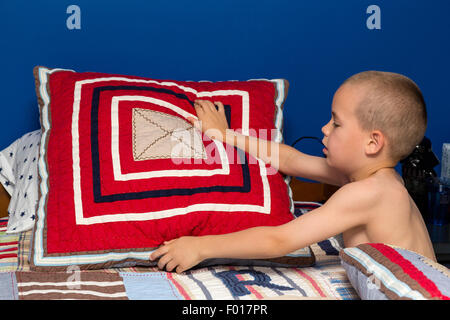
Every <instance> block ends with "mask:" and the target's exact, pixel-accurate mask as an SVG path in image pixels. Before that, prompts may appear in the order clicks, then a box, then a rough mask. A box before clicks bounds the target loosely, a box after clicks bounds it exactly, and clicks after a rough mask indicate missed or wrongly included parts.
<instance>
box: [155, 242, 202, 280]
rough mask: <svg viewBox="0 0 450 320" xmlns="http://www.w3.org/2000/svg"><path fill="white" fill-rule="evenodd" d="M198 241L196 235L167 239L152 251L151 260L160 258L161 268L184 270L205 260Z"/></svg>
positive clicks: (159, 265) (159, 266)
mask: <svg viewBox="0 0 450 320" xmlns="http://www.w3.org/2000/svg"><path fill="white" fill-rule="evenodd" d="M198 242H199V241H198V238H196V237H181V238H178V239H174V240H171V241H165V242H164V244H163V245H162V246H161V247H159V248H158V249H156V250H155V251H153V252H152V254H151V255H150V260H151V261H154V260H156V259H158V258H159V261H158V268H159V269H161V270H164V268H165V269H166V271H169V272H171V271H172V270H174V269H175V270H176V272H177V273H180V272H183V271H185V270H187V269H190V268H192V267H193V266H195V265H197V264H198V263H200V262H201V261H202V260H203V259H202V258H201V256H200V250H199V243H198Z"/></svg>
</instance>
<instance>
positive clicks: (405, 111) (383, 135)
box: [322, 71, 427, 164]
mask: <svg viewBox="0 0 450 320" xmlns="http://www.w3.org/2000/svg"><path fill="white" fill-rule="evenodd" d="M332 109H333V110H332V112H333V117H332V119H331V121H330V123H328V124H327V125H326V126H325V127H324V128H323V129H322V131H323V133H324V134H325V138H324V140H325V142H327V143H328V144H330V143H331V144H333V138H334V140H335V141H337V142H338V141H339V139H341V142H342V141H343V140H342V139H344V138H349V140H348V142H349V144H347V146H349V147H350V142H351V143H352V144H353V146H352V147H351V148H349V149H348V150H347V151H348V152H349V153H353V157H358V156H360V155H362V153H364V155H365V158H366V159H367V158H368V157H369V158H375V157H376V156H377V155H381V154H382V155H383V157H385V158H386V159H385V160H390V161H391V162H393V163H395V164H396V163H397V162H398V161H400V160H402V159H403V158H405V157H407V156H408V155H409V154H410V153H411V152H412V151H413V149H414V147H415V146H416V145H417V144H419V143H420V141H421V140H422V139H423V136H424V134H425V130H426V126H427V112H426V106H425V101H424V99H423V96H422V93H421V91H420V89H419V88H418V86H417V85H416V84H415V83H414V82H413V81H412V80H411V79H409V78H408V77H405V76H403V75H401V74H397V73H392V72H381V71H365V72H361V73H357V74H355V75H353V76H352V77H350V78H348V79H347V80H345V81H344V83H343V84H342V85H341V86H340V88H339V89H338V90H337V91H336V94H335V96H334V98H333V106H332ZM339 113H341V118H346V119H345V120H344V119H339ZM336 117H337V118H338V119H336ZM339 120H341V122H342V124H340V123H339ZM350 120H353V127H352V126H351V123H349V121H350ZM346 121H347V123H345V122H346ZM335 123H337V125H338V127H336V126H335V125H334V124H335ZM356 124H357V125H356ZM340 125H342V126H341V127H339V126H340ZM345 126H347V127H345ZM357 126H358V127H359V128H357ZM338 129H341V132H339V130H338ZM344 129H346V130H347V131H346V132H344ZM358 129H359V130H358ZM332 130H335V131H336V132H333V134H335V137H331V136H329V135H330V134H331V133H332V132H331V131H332ZM351 130H353V131H352V132H350V131H351ZM344 134H346V135H348V136H344ZM350 138H351V139H350ZM358 139H360V141H362V142H364V143H363V144H362V145H363V146H361V144H360V143H358V141H359V140H358ZM352 140H353V141H352ZM337 142H336V144H337ZM370 143H371V144H370ZM327 147H328V148H329V149H330V148H331V147H333V145H330V146H328V145H327ZM340 147H343V146H342V145H341V146H340ZM331 151H332V150H330V153H331ZM342 151H343V152H345V150H343V149H342ZM333 152H336V151H335V150H333ZM358 152H359V153H358ZM335 155H336V154H335ZM330 156H332V155H331V154H330ZM354 159H356V158H354Z"/></svg>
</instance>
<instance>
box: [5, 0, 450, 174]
mask: <svg viewBox="0 0 450 320" xmlns="http://www.w3.org/2000/svg"><path fill="white" fill-rule="evenodd" d="M71 4H75V5H78V6H79V7H80V9H81V29H80V30H69V29H68V28H67V26H66V20H67V18H68V17H69V16H70V14H67V13H66V9H67V7H68V6H69V5H71ZM372 4H376V5H378V6H379V7H380V9H381V30H369V29H368V28H367V27H366V20H367V18H368V17H369V16H370V14H367V13H366V9H367V7H368V6H369V5H372ZM449 13H450V1H448V0H433V1H425V0H420V1H419V0H418V1H413V0H371V1H365V0H339V1H338V0H321V1H313V0H308V1H302V0H290V1H288V0H270V1H268V0H248V1H245V0H214V1H211V0H196V1H167V0H151V1H146V0H127V1H105V0H102V1H98V0H97V1H92V0H90V1H87V0H72V1H61V0H58V1H55V0H39V1H24V0H14V1H8V2H6V1H3V0H1V1H0V14H1V16H0V34H1V41H2V46H1V57H2V62H3V64H2V77H1V78H0V88H1V105H0V107H1V108H3V112H2V115H4V116H3V117H2V118H1V119H0V122H1V123H0V148H1V149H3V148H4V147H6V146H7V145H8V144H9V143H11V142H12V141H14V140H15V139H16V138H18V137H19V136H20V135H22V134H24V133H26V132H28V131H31V130H35V129H37V128H39V120H38V117H39V113H38V109H37V103H36V97H35V91H34V80H33V77H32V68H33V67H34V66H35V65H44V66H48V67H63V68H71V69H75V70H78V71H99V72H107V73H122V74H131V75H140V76H147V77H152V78H164V79H176V80H205V79H207V80H212V81H216V80H246V79H249V78H278V77H282V78H286V79H288V80H289V82H290V91H289V95H288V99H287V102H286V104H285V122H284V126H285V140H286V143H292V142H293V141H294V140H295V139H296V138H297V137H300V136H304V135H313V136H318V137H321V136H322V134H321V131H320V129H321V127H322V125H324V124H325V123H326V122H327V121H328V119H329V117H330V106H331V100H332V97H333V94H334V92H335V90H336V89H337V88H338V86H339V85H340V83H341V82H342V81H343V80H344V79H346V78H348V77H349V76H351V75H352V74H354V73H357V72H360V71H363V70H369V69H375V70H385V71H393V72H399V73H403V74H405V75H407V76H409V77H411V78H412V79H413V80H415V81H416V83H417V84H418V85H419V86H420V87H421V89H422V91H423V94H424V96H425V99H426V101H427V104H428V114H429V126H428V130H427V133H426V135H427V136H428V137H429V138H430V139H431V140H432V143H433V150H434V151H435V153H436V154H437V155H438V157H439V158H441V149H442V143H444V142H450V129H449V126H448V124H449V120H450V105H449V102H448V97H447V94H449V92H450V80H449V79H450V78H449V75H450V62H449V57H450V41H449V39H450V19H448V15H449ZM5 110H8V111H7V112H5ZM5 115H7V116H5ZM298 147H299V148H300V149H301V150H302V151H305V152H309V153H313V154H317V155H320V154H321V147H320V146H319V145H318V144H317V143H316V142H313V141H309V142H308V141H302V142H301V143H299V144H298ZM437 170H438V173H440V167H437Z"/></svg>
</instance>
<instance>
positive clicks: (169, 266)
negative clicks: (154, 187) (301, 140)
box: [150, 71, 436, 273]
mask: <svg viewBox="0 0 450 320" xmlns="http://www.w3.org/2000/svg"><path fill="white" fill-rule="evenodd" d="M215 105H217V107H218V110H217V109H216V107H215ZM195 110H196V113H197V116H198V120H196V119H193V118H189V119H188V120H189V121H191V123H192V124H193V125H194V126H195V127H196V128H198V129H200V130H202V131H203V132H205V134H206V135H208V136H210V135H211V137H214V138H215V139H221V138H222V139H221V140H222V141H225V142H226V143H229V144H232V145H234V146H237V147H238V148H240V149H242V150H245V151H246V152H249V153H250V154H252V155H253V156H255V157H258V158H260V159H261V160H263V161H264V162H266V163H270V164H271V165H272V166H274V167H275V168H276V169H278V170H279V171H280V172H283V173H284V174H287V175H291V176H298V177H304V178H307V179H311V180H316V181H319V182H322V183H328V184H333V185H337V186H341V187H340V188H339V190H338V191H336V192H335V193H334V194H333V195H332V196H331V197H330V199H328V201H326V203H325V204H323V206H321V207H319V208H317V209H315V210H312V211H311V212H309V213H308V214H305V215H302V216H300V217H299V218H297V219H294V220H292V221H290V222H288V223H286V224H283V225H280V226H275V227H272V226H270V227H269V226H263V227H255V228H250V229H246V230H242V231H238V232H234V233H229V234H223V235H208V236H202V237H189V236H188V237H181V238H178V239H173V240H171V241H166V242H165V243H164V244H163V245H162V246H161V247H159V248H158V249H157V250H155V251H154V252H153V253H152V254H151V256H150V259H151V260H157V259H159V261H158V267H159V268H161V269H164V268H165V270H167V271H173V270H174V271H176V272H178V273H179V272H183V271H184V270H187V269H189V268H191V267H193V266H195V265H197V264H198V263H200V262H201V261H203V260H205V259H208V258H247V259H262V258H272V257H279V256H283V255H285V254H288V253H290V252H292V251H295V250H297V249H299V248H303V247H305V246H308V245H310V244H312V243H315V242H318V241H322V240H324V239H327V238H329V237H331V236H334V235H337V234H340V233H342V234H343V240H344V245H345V247H353V246H357V245H359V244H362V243H368V242H370V243H385V244H390V245H395V246H399V247H402V248H405V249H408V250H411V251H414V252H417V253H419V254H421V255H423V256H426V257H428V258H430V259H432V260H434V261H436V257H435V255H434V251H433V247H432V244H431V241H430V238H429V235H428V232H427V229H426V226H425V223H424V221H423V219H422V215H421V214H420V212H419V210H418V208H417V206H416V205H415V203H414V201H413V200H412V198H411V197H410V196H409V194H408V191H407V190H406V189H405V186H404V183H403V180H402V178H401V176H399V175H398V174H397V172H396V171H395V166H396V164H397V163H398V161H400V160H401V159H403V158H405V157H406V156H408V155H409V154H410V153H411V152H412V150H413V149H414V147H415V146H416V145H417V144H419V143H420V141H421V140H422V138H423V136H424V134H425V130H426V125H427V113H426V107H425V102H424V99H423V96H422V93H421V91H420V89H419V88H418V87H417V85H416V84H415V83H414V82H413V81H412V80H411V79H409V78H407V77H405V76H403V75H400V74H396V73H390V72H380V71H366V72H361V73H358V74H355V75H354V76H352V77H350V78H349V79H347V80H346V81H345V82H344V83H343V84H342V85H341V86H340V87H339V89H338V90H337V91H336V93H335V95H334V97H333V102H332V106H331V120H330V121H329V122H328V123H327V124H326V125H325V126H324V127H323V128H322V132H323V134H324V137H323V144H324V145H325V146H326V148H324V153H325V155H326V158H322V157H315V156H310V155H307V154H304V153H302V152H300V151H298V150H296V149H294V148H292V147H290V146H288V145H285V144H281V143H280V144H278V145H277V146H276V147H278V153H277V154H276V155H272V156H271V155H266V154H260V153H259V152H258V151H259V150H258V148H254V146H253V148H252V144H254V143H267V144H268V145H267V146H266V147H265V148H259V149H262V150H275V149H272V148H271V147H273V146H271V144H273V143H276V142H272V141H262V140H261V139H257V138H254V137H249V136H244V135H241V134H239V133H237V132H235V131H233V130H230V129H228V125H227V121H226V118H225V113H224V108H223V104H222V103H221V102H215V103H214V104H213V103H212V102H210V101H204V100H197V101H196V103H195ZM212 129H214V130H212ZM211 132H215V134H214V135H212V134H211ZM261 153H262V152H261ZM275 157H277V159H275Z"/></svg>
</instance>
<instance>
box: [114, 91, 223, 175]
mask: <svg viewBox="0 0 450 320" xmlns="http://www.w3.org/2000/svg"><path fill="white" fill-rule="evenodd" d="M121 101H144V102H150V103H153V104H157V105H159V106H161V107H165V108H168V109H170V110H172V111H174V112H176V113H178V114H180V115H181V116H183V117H185V118H187V117H189V116H192V114H190V113H189V112H186V111H184V110H183V109H181V108H179V107H177V106H175V105H173V104H171V103H168V102H166V101H163V100H159V99H155V98H151V97H145V96H116V97H113V99H112V102H111V131H112V132H111V153H112V154H111V157H112V163H113V170H114V180H115V181H129V180H137V179H150V178H161V177H192V176H213V175H216V174H222V175H228V174H230V165H229V162H228V157H227V154H226V152H225V148H224V146H223V143H221V142H220V141H217V140H214V139H212V140H213V142H214V144H215V145H216V146H217V150H218V151H219V152H218V153H219V155H220V162H221V164H222V168H221V169H212V170H209V169H204V170H188V169H186V170H182V169H177V170H158V171H147V172H133V173H122V168H121V165H120V155H119V102H121ZM200 141H201V138H200Z"/></svg>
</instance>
